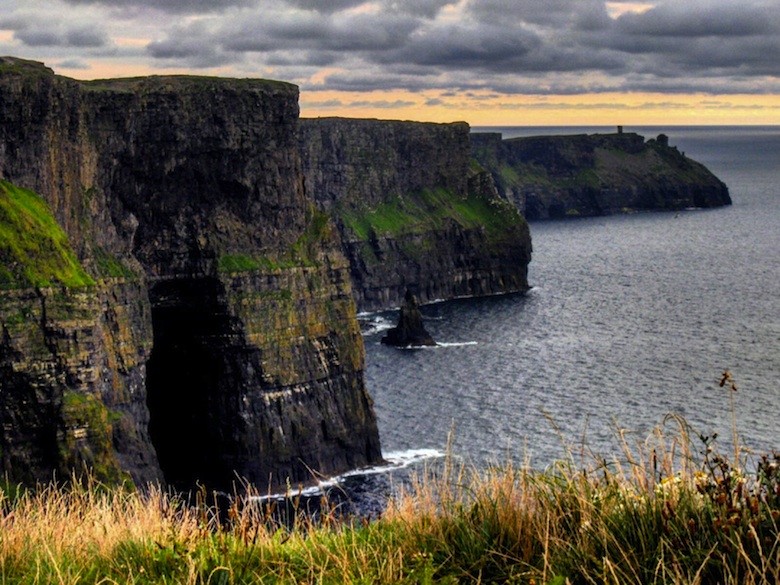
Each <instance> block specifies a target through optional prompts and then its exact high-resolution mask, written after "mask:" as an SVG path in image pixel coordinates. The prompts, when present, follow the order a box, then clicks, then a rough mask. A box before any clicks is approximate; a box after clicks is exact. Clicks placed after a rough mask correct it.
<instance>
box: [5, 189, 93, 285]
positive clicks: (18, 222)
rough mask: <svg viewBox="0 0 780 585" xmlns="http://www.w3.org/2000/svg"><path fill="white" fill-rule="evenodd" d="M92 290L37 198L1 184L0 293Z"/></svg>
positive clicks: (59, 231) (60, 232) (64, 236)
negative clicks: (34, 289)
mask: <svg viewBox="0 0 780 585" xmlns="http://www.w3.org/2000/svg"><path fill="white" fill-rule="evenodd" d="M55 284H61V285H64V286H66V287H72V288H75V287H85V286H92V285H94V284H95V281H94V280H93V279H92V278H91V277H90V276H89V275H88V274H87V273H86V272H85V271H84V268H83V267H82V266H81V263H80V262H79V260H78V258H77V257H76V254H75V253H74V252H73V248H71V246H70V243H69V242H68V237H67V236H66V235H65V232H64V231H63V230H62V228H61V227H60V226H59V224H58V223H57V220H56V219H55V218H54V215H53V214H52V212H51V209H50V208H49V206H48V205H47V204H46V202H45V201H44V200H43V199H42V198H41V197H40V196H39V195H37V194H35V193H33V192H32V191H28V190H27V189H22V188H19V187H16V186H14V185H12V184H11V183H9V182H8V181H2V180H0V289H13V288H25V287H31V286H35V287H45V286H52V285H55Z"/></svg>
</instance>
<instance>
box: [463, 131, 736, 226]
mask: <svg viewBox="0 0 780 585" xmlns="http://www.w3.org/2000/svg"><path fill="white" fill-rule="evenodd" d="M471 143H472V152H473V155H474V157H475V158H476V159H477V160H478V161H479V162H480V163H481V164H482V165H483V166H484V167H485V168H488V169H489V170H490V172H491V174H492V175H493V178H494V180H495V182H496V184H497V185H498V187H499V190H500V191H501V192H502V193H504V194H505V195H506V196H507V198H508V199H510V200H511V201H513V202H514V203H515V204H516V205H517V206H518V208H519V209H520V210H521V211H522V212H523V213H524V214H525V216H526V218H527V219H529V220H536V219H558V218H564V217H581V216H594V215H609V214H614V213H626V212H632V211H649V210H680V209H686V208H693V207H697V208H701V207H717V206H722V205H729V204H730V203H731V199H730V197H729V192H728V188H727V187H726V185H724V184H723V183H722V182H721V181H720V180H719V179H718V178H717V177H716V176H715V175H713V174H712V173H711V172H710V171H709V170H708V169H707V168H706V167H704V165H702V164H700V163H698V162H696V161H694V160H691V159H690V158H688V157H686V156H685V155H684V154H683V153H681V152H680V151H679V150H678V149H677V148H676V147H673V146H669V142H668V138H667V137H666V136H665V135H661V136H659V137H658V138H657V139H651V140H647V141H645V139H644V138H643V137H642V136H639V135H638V134H634V133H622V132H619V133H616V134H591V135H584V134H583V135H573V136H534V137H527V138H512V139H509V140H503V139H502V136H501V134H498V133H474V134H472V135H471Z"/></svg>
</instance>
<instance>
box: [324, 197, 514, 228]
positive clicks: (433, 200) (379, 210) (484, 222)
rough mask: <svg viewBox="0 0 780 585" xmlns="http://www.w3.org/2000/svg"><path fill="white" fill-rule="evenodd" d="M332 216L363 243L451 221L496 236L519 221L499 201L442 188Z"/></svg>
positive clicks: (340, 210)
mask: <svg viewBox="0 0 780 585" xmlns="http://www.w3.org/2000/svg"><path fill="white" fill-rule="evenodd" d="M336 213H337V215H338V216H339V217H340V218H341V221H342V222H343V223H344V225H345V226H346V227H347V228H348V229H349V231H351V232H352V234H354V235H355V236H356V237H357V238H358V239H360V240H363V241H365V240H368V239H370V237H372V235H376V236H391V237H398V236H401V235H405V234H414V233H424V232H428V231H434V230H438V229H442V228H444V227H446V226H447V224H448V223H450V224H451V223H453V222H454V223H455V224H457V225H459V226H461V227H463V228H466V229H474V228H476V229H484V230H485V231H486V233H487V234H488V235H490V236H500V235H501V234H503V233H506V232H507V230H511V229H512V228H513V227H515V226H517V224H518V223H519V222H521V221H522V218H521V217H520V215H519V213H517V211H516V210H515V209H514V208H513V207H511V206H510V205H509V204H508V203H506V202H504V201H502V200H494V201H491V200H488V199H485V198H484V197H480V196H477V195H473V194H469V195H468V196H467V197H458V196H456V195H454V194H453V193H451V192H450V191H448V190H446V189H428V190H424V191H422V192H419V193H413V194H409V195H406V196H404V197H393V198H389V199H388V200H386V201H383V202H382V203H381V204H379V205H377V206H376V207H373V208H354V207H353V208H342V209H339V210H337V211H336Z"/></svg>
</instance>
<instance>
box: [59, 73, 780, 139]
mask: <svg viewBox="0 0 780 585" xmlns="http://www.w3.org/2000/svg"><path fill="white" fill-rule="evenodd" d="M90 65H91V68H90V69H84V70H80V69H73V70H70V69H60V68H58V67H57V66H56V65H54V67H53V68H54V69H55V71H56V72H57V73H58V74H60V75H65V76H67V77H73V78H76V79H83V80H88V79H105V78H113V77H135V76H141V75H175V74H189V75H192V74H196V75H210V76H223V77H259V75H253V74H251V73H249V72H246V73H242V72H237V71H236V70H235V69H231V68H229V67H225V68H219V69H217V68H214V69H207V70H200V71H197V72H193V71H192V70H182V69H174V68H170V69H152V68H149V67H146V66H139V65H133V64H131V63H111V62H105V61H103V62H101V61H95V62H92V63H91V64H90ZM315 81H317V82H320V83H321V82H322V81H323V79H316V80H315ZM300 105H301V116H303V117H306V118H316V117H331V116H339V117H348V118H379V119H392V120H415V121H421V122H442V123H444V122H456V121H464V122H468V123H469V124H471V125H472V126H583V125H586V126H615V125H618V124H622V125H625V126H630V125H636V126H662V125H670V126H673V125H674V126H677V125H780V95H776V94H767V95H761V94H756V95H753V94H733V95H717V96H714V95H705V94H693V95H690V94H661V93H648V94H642V93H597V94H580V95H498V94H495V93H492V92H487V91H485V92H474V91H472V92H469V93H463V94H456V93H453V92H444V91H433V90H430V91H424V92H410V91H383V92H380V91H374V92H338V91H330V90H308V91H307V90H302V91H301V96H300Z"/></svg>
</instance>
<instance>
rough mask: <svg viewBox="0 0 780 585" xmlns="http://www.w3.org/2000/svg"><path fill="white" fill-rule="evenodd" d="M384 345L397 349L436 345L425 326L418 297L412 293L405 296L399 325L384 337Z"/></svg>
mask: <svg viewBox="0 0 780 585" xmlns="http://www.w3.org/2000/svg"><path fill="white" fill-rule="evenodd" d="M382 343H384V344H385V345H394V346H395V347H423V346H433V345H436V342H435V341H434V340H433V337H431V334H430V333H428V331H426V329H425V326H423V322H422V313H420V305H419V303H418V301H417V297H415V296H414V294H412V292H411V291H408V290H407V291H406V295H405V296H404V302H403V303H402V304H401V311H400V314H399V315H398V325H396V326H395V327H393V328H391V329H388V330H387V334H386V335H385V336H384V337H382Z"/></svg>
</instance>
